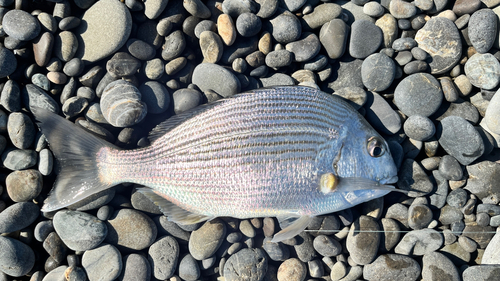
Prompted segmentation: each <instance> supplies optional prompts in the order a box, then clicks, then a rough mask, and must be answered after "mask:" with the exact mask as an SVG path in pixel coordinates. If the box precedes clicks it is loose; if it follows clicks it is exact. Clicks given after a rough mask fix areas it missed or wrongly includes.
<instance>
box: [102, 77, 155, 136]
mask: <svg viewBox="0 0 500 281" xmlns="http://www.w3.org/2000/svg"><path fill="white" fill-rule="evenodd" d="M101 110H102V114H103V116H104V118H105V119H106V121H107V122H109V123H110V124H111V125H113V126H115V127H121V128H123V127H130V126H133V125H135V124H137V123H139V122H141V121H142V119H144V117H146V114H147V106H146V103H144V102H143V101H141V92H140V91H139V89H137V88H136V87H135V86H134V85H133V84H132V83H130V82H127V81H125V80H116V81H113V82H111V83H109V84H108V85H107V86H106V88H104V91H103V92H102V95H101Z"/></svg>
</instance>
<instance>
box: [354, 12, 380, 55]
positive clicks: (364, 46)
mask: <svg viewBox="0 0 500 281" xmlns="http://www.w3.org/2000/svg"><path fill="white" fill-rule="evenodd" d="M382 40H383V34H382V30H381V29H380V28H379V27H378V26H376V25H375V24H374V23H372V22H370V21H367V20H358V21H355V22H354V23H353V24H352V25H351V38H350V43H349V54H350V55H351V56H352V57H354V58H358V59H364V58H366V57H368V56H369V55H371V54H373V53H374V52H375V51H376V50H377V49H378V48H379V47H380V45H381V44H382Z"/></svg>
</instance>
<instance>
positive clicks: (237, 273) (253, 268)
mask: <svg viewBox="0 0 500 281" xmlns="http://www.w3.org/2000/svg"><path fill="white" fill-rule="evenodd" d="M267 259H268V258H267V256H266V253H265V252H264V251H263V250H262V249H258V248H245V249H242V250H240V251H239V252H237V253H236V254H234V255H231V256H230V257H229V258H228V259H227V261H226V263H225V264H224V277H225V278H226V279H227V280H249V281H257V280H262V279H263V278H264V276H265V274H266V272H267V268H268V266H267ZM304 267H305V266H304ZM304 269H305V268H304ZM278 280H279V278H278Z"/></svg>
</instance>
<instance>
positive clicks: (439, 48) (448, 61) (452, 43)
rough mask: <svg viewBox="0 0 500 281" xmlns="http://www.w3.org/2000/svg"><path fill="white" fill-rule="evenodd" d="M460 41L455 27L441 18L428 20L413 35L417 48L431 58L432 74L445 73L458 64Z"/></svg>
mask: <svg viewBox="0 0 500 281" xmlns="http://www.w3.org/2000/svg"><path fill="white" fill-rule="evenodd" d="M461 40H462V39H461V36H460V33H459V32H458V29H457V27H456V25H455V24H454V23H453V22H452V21H451V20H449V19H447V18H443V17H434V18H432V19H430V20H429V21H428V22H427V23H426V24H425V25H424V27H423V28H421V29H419V30H418V31H417V34H416V35H415V41H417V43H418V47H419V48H421V49H422V50H424V51H426V52H427V53H428V54H429V55H430V56H431V57H432V61H431V62H430V63H429V66H430V68H431V73H432V74H442V73H445V72H447V71H449V70H451V69H452V68H453V67H454V66H455V65H456V64H457V63H458V61H459V60H460V59H461V56H462V41H461Z"/></svg>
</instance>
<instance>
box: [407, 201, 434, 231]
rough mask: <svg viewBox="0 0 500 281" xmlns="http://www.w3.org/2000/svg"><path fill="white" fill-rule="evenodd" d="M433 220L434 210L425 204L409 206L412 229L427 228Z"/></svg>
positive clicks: (409, 221) (409, 223)
mask: <svg viewBox="0 0 500 281" xmlns="http://www.w3.org/2000/svg"><path fill="white" fill-rule="evenodd" d="M431 221H432V211H431V209H430V208H429V207H427V206H425V205H411V206H410V208H408V225H409V226H410V227H411V228H412V229H422V228H426V227H427V226H428V225H429V223H430V222H431Z"/></svg>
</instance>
